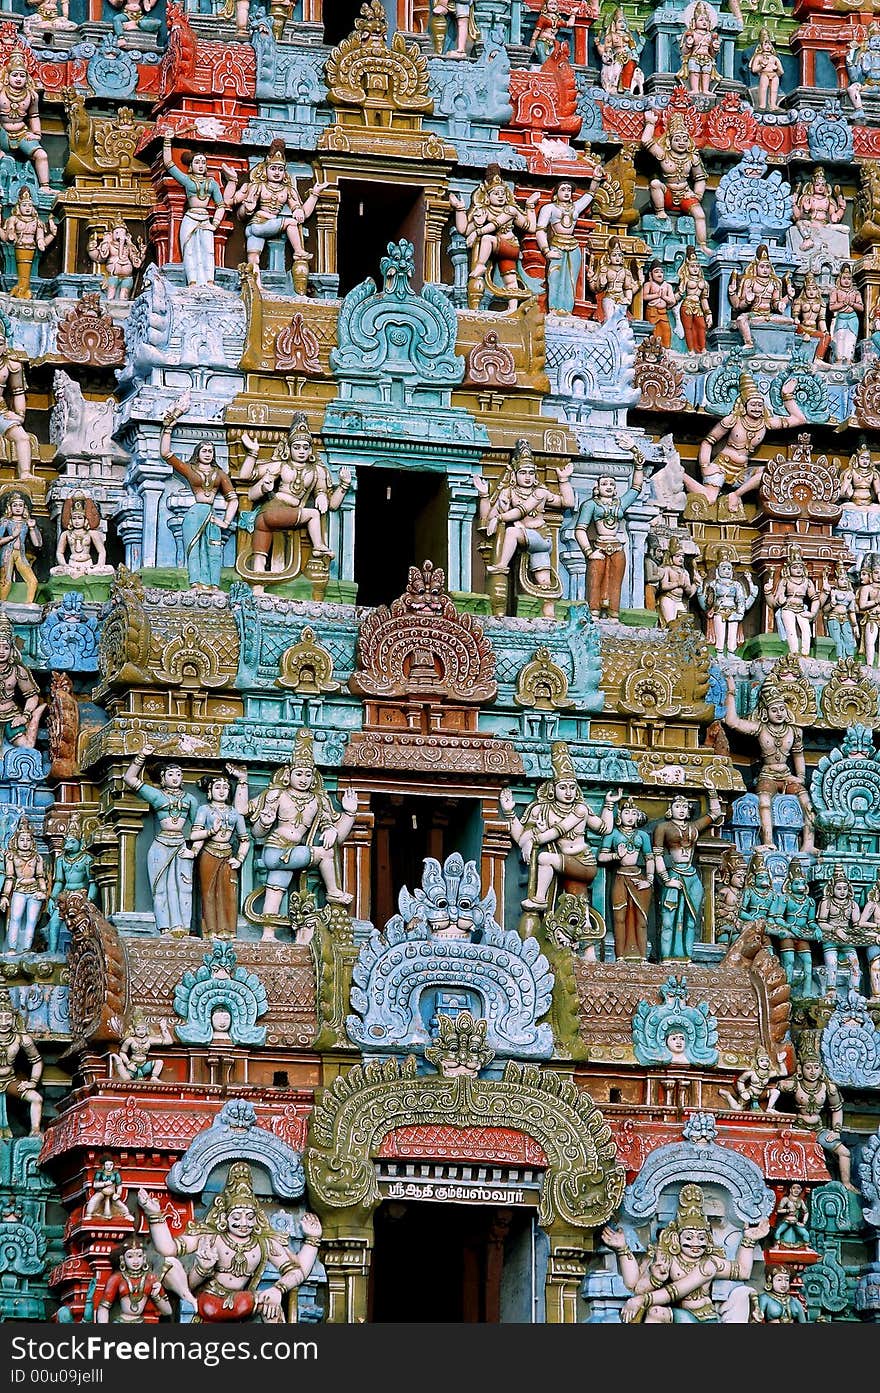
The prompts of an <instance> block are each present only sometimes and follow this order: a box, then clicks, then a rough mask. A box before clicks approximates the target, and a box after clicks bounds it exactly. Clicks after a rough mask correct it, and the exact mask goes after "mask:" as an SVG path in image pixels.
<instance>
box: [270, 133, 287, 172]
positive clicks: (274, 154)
mask: <svg viewBox="0 0 880 1393" xmlns="http://www.w3.org/2000/svg"><path fill="white" fill-rule="evenodd" d="M270 164H282V165H284V168H285V169H286V168H287V150H286V148H285V145H284V141H283V140H273V141H272V144H271V145H270V146H269V149H268V152H267V154H266V166H267V168H268V166H269V165H270Z"/></svg>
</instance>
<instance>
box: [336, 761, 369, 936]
mask: <svg viewBox="0 0 880 1393" xmlns="http://www.w3.org/2000/svg"><path fill="white" fill-rule="evenodd" d="M343 790H344V785H343V784H340V788H339V792H340V793H342V792H343ZM375 822H376V818H375V814H374V813H373V812H372V810H371V808H370V795H369V793H362V792H361V791H360V790H358V810H357V812H356V814H355V819H354V827H353V828H352V831H351V836H350V837H348V838H347V840H346V841H345V842H343V845H342V884H343V887H344V888H345V889H346V890H347V891H348V893H349V894H353V895H354V900H353V902H352V906H351V915H352V918H353V919H369V918H370V912H371V908H372V906H371V905H370V873H371V860H372V848H373V829H374V826H375Z"/></svg>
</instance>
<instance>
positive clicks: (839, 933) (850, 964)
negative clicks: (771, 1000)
mask: <svg viewBox="0 0 880 1393" xmlns="http://www.w3.org/2000/svg"><path fill="white" fill-rule="evenodd" d="M860 918H861V911H860V910H859V906H858V902H857V901H856V897H855V890H854V889H853V883H852V881H851V880H850V878H849V875H848V874H847V871H846V870H845V868H844V867H843V866H841V865H840V864H839V863H838V864H837V865H836V866H835V867H834V872H833V874H832V875H831V877H830V879H829V880H826V882H825V885H824V888H823V892H822V898H821V899H820V900H819V909H818V912H817V914H816V927H817V930H818V934H819V937H820V939H821V942H822V957H823V959H824V961H825V985H826V994H827V996H828V997H830V998H831V1000H832V1001H833V1000H834V999H835V998H836V996H837V973H838V969H839V966H840V958H841V957H842V958H843V960H844V963H845V965H846V969H847V970H848V972H849V976H850V982H849V989H850V990H852V991H858V990H859V987H860V985H861V976H862V970H861V967H860V965H859V955H858V953H857V952H856V946H855V939H856V938H857V937H858V929H859V920H860Z"/></svg>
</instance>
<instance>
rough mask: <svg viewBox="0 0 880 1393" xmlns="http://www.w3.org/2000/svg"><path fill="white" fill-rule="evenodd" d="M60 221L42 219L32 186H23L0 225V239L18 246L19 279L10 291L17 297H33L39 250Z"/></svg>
mask: <svg viewBox="0 0 880 1393" xmlns="http://www.w3.org/2000/svg"><path fill="white" fill-rule="evenodd" d="M57 231H58V224H57V223H56V221H55V219H54V218H52V217H50V218H49V220H48V221H47V222H45V223H44V222H43V219H42V218H41V217H40V213H39V209H38V208H37V205H36V204H35V203H34V196H33V194H32V193H31V191H30V189H29V188H27V187H26V186H24V185H23V186H22V187H21V188H20V189H19V191H18V197H17V199H16V200H15V207H14V208H13V210H12V212H11V213H10V214H9V216H8V217H7V218H4V220H3V223H2V225H0V241H2V242H8V243H9V245H10V246H11V247H13V248H14V249H15V272H16V277H17V279H16V283H15V285H14V286H13V287H12V290H11V291H10V292H9V293H10V295H11V296H12V297H13V299H15V300H32V299H33V293H32V291H31V274H32V272H33V269H34V258H35V256H36V254H37V252H44V251H45V250H46V248H47V247H48V246H49V245H50V244H51V243H52V242H54V240H55V234H56V233H57Z"/></svg>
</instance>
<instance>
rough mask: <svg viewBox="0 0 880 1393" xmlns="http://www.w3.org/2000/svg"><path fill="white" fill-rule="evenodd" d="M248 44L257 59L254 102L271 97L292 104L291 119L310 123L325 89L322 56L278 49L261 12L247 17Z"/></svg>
mask: <svg viewBox="0 0 880 1393" xmlns="http://www.w3.org/2000/svg"><path fill="white" fill-rule="evenodd" d="M250 29H251V43H252V44H253V48H254V53H255V54H256V59H257V77H256V95H257V100H258V101H272V99H273V98H277V99H279V100H282V101H285V102H287V103H290V104H292V110H291V106H290V105H288V106H287V108H286V109H287V112H288V113H289V115H290V116H291V117H292V119H293V120H294V121H297V122H300V123H302V124H305V125H311V124H312V123H313V121H314V108H315V107H316V106H318V105H319V103H320V102H323V100H324V98H325V97H326V95H327V88H326V87H325V85H324V83H323V82H322V80H321V71H322V69H323V55H322V54H321V52H320V50H318V51H316V52H313V53H309V52H291V51H290V50H284V49H281V48H279V46H278V44H277V43H276V42H275V36H274V35H273V33H272V24H271V21H270V20H269V18H268V16H267V15H265V14H260V15H257V16H256V17H255V18H252V19H251V22H250Z"/></svg>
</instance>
